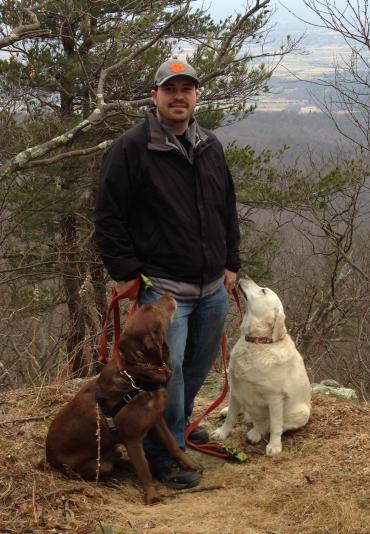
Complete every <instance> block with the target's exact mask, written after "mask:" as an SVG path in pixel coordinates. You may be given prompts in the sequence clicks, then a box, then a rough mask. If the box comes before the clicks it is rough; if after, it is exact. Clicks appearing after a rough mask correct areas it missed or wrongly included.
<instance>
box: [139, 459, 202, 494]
mask: <svg viewBox="0 0 370 534" xmlns="http://www.w3.org/2000/svg"><path fill="white" fill-rule="evenodd" d="M150 470H151V472H152V475H153V476H154V477H155V478H156V479H158V480H160V481H161V482H163V484H165V485H166V486H168V487H169V488H172V489H177V490H181V489H187V488H193V487H194V486H197V485H198V484H199V482H200V480H201V477H202V475H201V473H199V472H198V471H184V470H183V469H181V467H179V466H178V465H177V464H176V463H175V462H173V463H163V462H162V463H154V464H151V466H150Z"/></svg>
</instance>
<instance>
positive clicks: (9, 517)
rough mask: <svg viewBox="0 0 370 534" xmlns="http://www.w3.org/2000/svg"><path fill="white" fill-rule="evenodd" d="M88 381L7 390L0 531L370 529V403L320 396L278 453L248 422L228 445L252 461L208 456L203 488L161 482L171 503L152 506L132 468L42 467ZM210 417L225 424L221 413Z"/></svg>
mask: <svg viewBox="0 0 370 534" xmlns="http://www.w3.org/2000/svg"><path fill="white" fill-rule="evenodd" d="M217 381H218V380H217V375H216V377H215V376H214V377H213V378H212V377H211V380H210V381H208V388H207V387H206V388H204V390H203V391H202V397H201V398H200V400H199V402H198V408H197V410H198V411H199V410H202V408H203V407H205V406H207V405H208V403H209V398H211V397H213V396H214V395H213V393H212V392H214V390H215V389H216V390H218V387H219V386H218V384H217ZM79 385H80V384H79V382H78V381H74V382H70V383H67V384H65V385H64V386H63V387H62V386H58V385H55V386H49V387H44V388H42V389H37V390H18V391H14V392H12V393H7V394H3V395H2V396H1V397H0V402H1V404H0V428H1V433H0V525H1V526H0V532H1V533H17V534H18V533H22V534H24V533H28V532H30V533H43V532H49V533H59V532H74V533H79V534H83V533H95V532H96V533H98V532H99V533H102V532H104V533H105V534H108V533H110V534H113V533H114V534H119V533H120V534H123V533H125V534H126V533H131V532H132V533H139V532H140V533H141V532H143V533H144V532H147V531H150V532H153V533H176V534H181V533H186V534H189V533H191V534H196V533H199V534H200V533H202V534H203V533H208V532H212V533H221V532H222V533H225V534H226V533H232V534H234V533H236V534H238V533H240V534H248V533H253V534H255V533H269V534H290V533H297V534H298V533H351V534H353V533H356V534H357V533H358V534H360V533H364V534H365V533H368V532H369V525H370V484H369V482H370V466H369V457H370V405H369V404H360V405H356V404H352V403H348V402H344V401H341V400H338V399H335V398H331V397H327V396H318V397H316V398H315V399H314V405H313V414H312V418H311V420H310V422H309V424H308V425H307V426H306V427H305V428H304V429H303V430H301V431H298V432H295V433H290V434H289V435H286V436H285V437H284V439H283V447H284V450H283V452H282V454H281V455H279V456H277V457H274V458H267V457H266V456H264V455H263V449H264V444H261V445H259V446H257V447H256V446H251V445H247V444H246V443H245V442H244V434H245V430H246V429H245V425H244V424H243V423H242V422H241V423H239V424H238V425H237V426H236V428H235V429H234V432H233V434H232V436H231V439H230V440H229V442H228V443H229V444H230V445H233V446H235V447H237V448H239V449H243V450H245V451H247V452H248V453H249V457H250V459H249V461H248V462H247V463H245V464H240V465H239V464H234V463H227V462H223V461H219V460H213V459H210V458H209V457H206V456H202V458H201V461H202V463H203V464H205V466H206V470H205V473H204V478H203V483H202V486H200V487H198V488H194V489H193V490H190V491H188V492H173V491H171V490H169V489H166V488H165V487H164V486H160V492H161V494H162V495H163V497H164V501H163V503H161V504H158V505H156V506H153V507H148V506H145V505H143V500H142V493H141V490H140V488H139V486H138V484H137V482H136V478H135V476H134V474H133V473H132V471H131V470H130V466H126V467H123V470H122V472H121V474H120V476H119V478H116V479H114V480H112V482H111V483H110V484H109V485H103V484H95V483H87V482H84V481H81V480H77V479H74V480H73V479H67V478H65V477H64V476H63V475H61V474H60V473H57V472H54V471H51V470H40V469H37V468H36V464H37V461H38V460H39V459H40V458H41V457H42V454H43V446H44V437H45V433H46V429H47V424H48V422H49V421H50V418H51V416H52V414H54V413H55V412H56V411H57V410H58V409H59V407H60V406H61V405H62V404H63V403H64V402H65V401H66V400H68V399H69V398H70V397H71V395H72V394H73V392H74V391H76V389H78V387H79ZM207 397H209V398H207ZM28 418H32V419H29V420H28ZM206 425H207V426H208V427H209V428H214V427H215V426H216V425H218V416H217V414H215V415H213V414H212V415H211V416H210V417H209V418H208V420H207V423H206Z"/></svg>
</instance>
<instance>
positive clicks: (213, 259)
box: [95, 112, 240, 284]
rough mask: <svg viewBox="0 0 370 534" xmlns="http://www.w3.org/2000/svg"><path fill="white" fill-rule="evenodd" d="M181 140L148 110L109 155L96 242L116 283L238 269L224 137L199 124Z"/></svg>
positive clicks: (210, 276) (206, 276) (202, 277)
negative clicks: (184, 141) (140, 275)
mask: <svg viewBox="0 0 370 534" xmlns="http://www.w3.org/2000/svg"><path fill="white" fill-rule="evenodd" d="M186 136H187V139H188V140H189V142H190V143H191V149H190V152H189V154H187V152H186V150H185V149H184V148H183V146H182V145H181V143H180V142H179V141H178V140H177V139H176V138H175V137H174V136H172V134H171V133H170V132H169V131H168V130H167V129H166V127H165V126H163V125H162V124H161V123H159V122H158V120H157V119H156V117H155V116H154V115H153V114H152V112H148V113H147V116H146V120H145V122H143V123H141V124H139V125H137V126H135V127H133V128H132V129H130V130H129V131H127V132H126V133H125V134H124V135H122V136H121V137H119V138H118V139H117V140H116V141H115V142H114V143H113V145H112V147H111V148H110V150H109V152H108V153H107V154H106V156H105V158H104V161H103V166H102V171H101V177H100V185H99V189H98V194H97V207H96V219H95V223H96V239H97V244H98V248H99V250H100V254H101V257H102V259H103V262H104V265H105V266H106V268H107V270H108V272H109V274H110V276H111V277H112V278H113V280H117V281H118V280H130V279H132V278H134V277H135V276H136V275H137V274H138V273H139V272H141V273H143V274H146V275H148V276H150V275H152V276H157V277H160V278H168V279H171V280H177V281H182V282H190V283H199V284H202V283H207V282H211V281H213V280H216V279H217V278H218V277H220V276H222V274H223V271H224V269H225V267H226V268H227V269H229V270H231V271H234V272H236V271H238V269H239V267H240V261H239V227H238V221H237V213H236V202H235V194H234V186H233V182H232V179H231V176H230V172H229V170H228V168H227V165H226V162H225V158H224V154H223V149H222V146H221V144H220V142H219V141H218V140H217V138H216V137H215V136H214V135H213V134H212V133H211V132H209V131H206V130H204V129H202V128H200V127H199V126H198V124H197V123H196V121H193V122H192V124H191V125H190V126H189V128H188V130H187V133H186Z"/></svg>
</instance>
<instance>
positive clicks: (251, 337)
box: [212, 277, 311, 456]
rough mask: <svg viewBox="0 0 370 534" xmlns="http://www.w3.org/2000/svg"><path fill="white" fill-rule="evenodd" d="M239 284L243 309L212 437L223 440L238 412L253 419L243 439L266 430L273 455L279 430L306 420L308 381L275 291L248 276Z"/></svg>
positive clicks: (254, 440)
mask: <svg viewBox="0 0 370 534" xmlns="http://www.w3.org/2000/svg"><path fill="white" fill-rule="evenodd" d="M239 288H240V291H241V293H242V295H243V297H244V298H245V300H246V306H247V311H246V314H245V316H244V319H243V322H242V325H241V328H240V330H241V336H240V338H239V340H238V341H237V343H236V345H235V347H234V348H233V350H232V352H231V356H230V363H229V380H230V400H229V408H228V409H227V408H226V410H227V416H226V420H225V422H224V424H223V425H222V426H221V427H220V428H218V429H217V430H215V431H214V432H213V435H212V437H213V438H214V439H219V440H224V439H225V438H226V437H227V436H228V435H229V433H230V431H231V429H232V428H233V426H234V424H235V421H236V418H237V416H238V414H239V413H243V414H244V417H245V419H246V421H247V422H252V423H253V428H252V429H251V430H250V431H249V432H248V433H247V438H248V439H249V440H250V441H251V442H252V443H257V442H258V441H260V440H261V438H262V436H263V435H265V434H268V433H269V434H270V441H269V442H268V444H267V446H266V454H267V455H269V456H272V455H274V454H278V453H279V452H281V450H282V445H281V434H282V433H283V432H285V431H286V430H293V429H296V428H300V427H302V426H304V425H305V424H306V423H307V421H308V419H309V417H310V408H311V403H310V401H311V389H310V382H309V380H308V376H307V372H306V369H305V366H304V363H303V359H302V356H301V355H300V354H299V352H298V351H297V349H296V347H295V345H294V342H293V340H292V338H291V337H290V336H289V335H288V334H287V330H286V327H285V314H284V310H283V305H282V303H281V301H280V299H279V297H278V296H277V295H276V293H274V292H273V291H272V290H271V289H268V288H267V287H260V286H258V285H257V284H256V283H255V282H253V280H251V279H250V278H249V277H246V278H245V279H243V280H241V281H240V283H239ZM226 410H225V411H226ZM223 411H224V410H223Z"/></svg>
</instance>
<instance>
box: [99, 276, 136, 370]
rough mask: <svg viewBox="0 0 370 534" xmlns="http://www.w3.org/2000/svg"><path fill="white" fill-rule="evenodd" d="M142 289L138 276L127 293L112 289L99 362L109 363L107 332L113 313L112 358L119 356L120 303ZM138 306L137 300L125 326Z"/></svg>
mask: <svg viewBox="0 0 370 534" xmlns="http://www.w3.org/2000/svg"><path fill="white" fill-rule="evenodd" d="M139 289H140V277H139V276H138V277H137V278H136V279H135V281H134V283H133V285H132V286H130V287H129V289H128V290H127V291H124V292H122V293H120V294H118V293H117V290H116V288H115V287H112V298H111V301H110V304H109V307H108V311H107V314H106V316H105V321H104V325H103V331H102V336H101V340H100V354H99V358H98V361H99V362H101V363H104V364H105V363H108V357H107V331H108V325H109V318H110V315H111V313H112V311H113V321H114V344H113V350H112V354H111V358H112V359H113V358H116V357H117V355H118V342H119V338H120V335H121V320H120V312H119V304H118V302H119V301H120V300H122V299H125V298H130V297H132V296H135V295H136V294H137V292H138V291H139ZM137 305H138V299H137V298H136V299H135V301H134V302H133V304H132V306H131V308H130V310H129V312H128V315H127V317H126V321H125V325H126V324H127V322H128V321H129V319H130V318H131V317H132V315H133V314H134V313H135V311H136V309H137Z"/></svg>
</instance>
